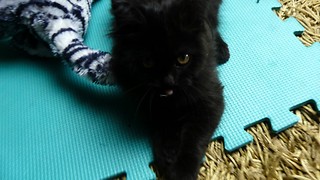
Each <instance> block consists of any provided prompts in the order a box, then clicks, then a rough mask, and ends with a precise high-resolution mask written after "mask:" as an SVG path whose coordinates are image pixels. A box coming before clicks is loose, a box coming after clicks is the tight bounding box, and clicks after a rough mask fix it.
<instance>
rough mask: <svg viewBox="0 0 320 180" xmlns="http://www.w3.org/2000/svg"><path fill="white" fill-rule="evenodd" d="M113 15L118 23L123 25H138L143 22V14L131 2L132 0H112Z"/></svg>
mask: <svg viewBox="0 0 320 180" xmlns="http://www.w3.org/2000/svg"><path fill="white" fill-rule="evenodd" d="M111 3H112V10H111V12H112V14H113V15H114V17H115V19H116V21H118V22H119V23H121V24H122V25H124V24H127V23H129V24H130V23H137V22H139V21H141V18H142V14H141V12H140V11H139V10H138V9H137V8H136V7H135V6H134V5H133V4H132V2H130V0H111Z"/></svg>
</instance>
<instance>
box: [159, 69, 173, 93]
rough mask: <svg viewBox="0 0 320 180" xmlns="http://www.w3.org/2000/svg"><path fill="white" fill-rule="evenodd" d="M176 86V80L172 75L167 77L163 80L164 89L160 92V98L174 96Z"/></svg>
mask: <svg viewBox="0 0 320 180" xmlns="http://www.w3.org/2000/svg"><path fill="white" fill-rule="evenodd" d="M174 84H175V81H174V78H173V76H172V75H170V74H169V75H167V76H165V77H164V78H163V85H162V86H163V88H162V90H161V92H160V97H168V96H171V95H172V94H173V86H174Z"/></svg>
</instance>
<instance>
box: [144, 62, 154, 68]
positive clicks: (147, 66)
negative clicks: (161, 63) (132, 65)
mask: <svg viewBox="0 0 320 180" xmlns="http://www.w3.org/2000/svg"><path fill="white" fill-rule="evenodd" d="M142 65H143V67H145V68H152V67H153V66H154V62H153V61H151V60H145V61H143V62H142Z"/></svg>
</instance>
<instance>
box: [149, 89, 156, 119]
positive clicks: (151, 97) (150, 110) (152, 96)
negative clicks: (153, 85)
mask: <svg viewBox="0 0 320 180" xmlns="http://www.w3.org/2000/svg"><path fill="white" fill-rule="evenodd" d="M154 95H155V93H154V92H153V93H152V94H151V96H150V99H149V117H151V118H152V100H153V98H154Z"/></svg>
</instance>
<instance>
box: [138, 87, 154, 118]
mask: <svg viewBox="0 0 320 180" xmlns="http://www.w3.org/2000/svg"><path fill="white" fill-rule="evenodd" d="M150 90H151V87H150V88H148V89H147V90H146V92H145V93H144V95H143V96H142V97H141V99H140V101H139V103H138V106H137V109H136V112H135V114H134V117H136V116H137V114H138V112H139V108H140V106H141V104H142V102H143V100H144V99H145V97H146V96H147V95H148V93H149V92H150Z"/></svg>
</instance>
